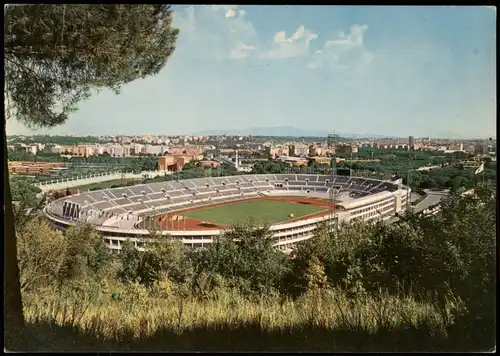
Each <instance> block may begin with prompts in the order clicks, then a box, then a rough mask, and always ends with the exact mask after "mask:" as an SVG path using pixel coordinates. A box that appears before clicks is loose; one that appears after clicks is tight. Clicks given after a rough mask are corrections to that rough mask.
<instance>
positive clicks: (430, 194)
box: [413, 189, 449, 212]
mask: <svg viewBox="0 0 500 356" xmlns="http://www.w3.org/2000/svg"><path fill="white" fill-rule="evenodd" d="M424 191H425V192H426V193H427V197H426V198H425V199H424V200H422V201H421V202H420V203H418V204H417V205H415V206H414V207H413V210H414V211H416V212H420V211H423V210H425V209H427V208H428V207H430V206H433V205H436V204H438V203H439V202H440V201H441V199H442V198H443V197H445V196H446V195H448V194H449V191H448V190H439V191H435V190H429V189H424Z"/></svg>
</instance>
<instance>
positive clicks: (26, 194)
mask: <svg viewBox="0 0 500 356" xmlns="http://www.w3.org/2000/svg"><path fill="white" fill-rule="evenodd" d="M10 184H11V185H10V189H11V194H12V200H13V202H15V204H14V206H13V214H14V221H15V224H16V229H17V230H19V229H20V228H22V226H24V224H25V223H26V222H28V221H29V220H30V219H32V218H33V217H34V216H36V214H37V213H38V211H39V210H40V209H41V208H42V207H43V201H42V199H38V198H37V194H39V193H40V192H41V189H40V188H38V187H36V186H34V185H33V184H31V183H29V182H28V181H26V180H25V179H13V180H11V182H10Z"/></svg>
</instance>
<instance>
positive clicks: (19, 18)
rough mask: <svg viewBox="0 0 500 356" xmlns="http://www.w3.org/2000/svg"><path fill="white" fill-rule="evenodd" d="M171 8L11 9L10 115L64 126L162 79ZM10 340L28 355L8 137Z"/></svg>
mask: <svg viewBox="0 0 500 356" xmlns="http://www.w3.org/2000/svg"><path fill="white" fill-rule="evenodd" d="M171 21H172V16H171V11H170V7H169V6H168V5H119V4H109V5H108V4H105V5H89V4H72V5H47V4H29V5H10V6H7V7H6V8H5V14H4V24H5V25H4V30H5V36H4V62H5V65H4V74H5V79H4V99H5V100H4V102H5V104H6V106H5V111H4V112H5V116H6V118H7V119H10V117H11V116H14V117H15V118H16V119H17V120H20V121H21V122H23V123H25V124H26V125H27V126H30V127H35V128H36V127H53V126H55V125H58V124H61V123H63V122H64V121H66V119H67V118H68V115H69V114H70V113H71V112H74V111H75V110H76V109H77V105H78V103H79V102H80V101H81V100H83V99H86V98H88V97H89V96H90V94H91V91H92V89H99V88H108V89H112V90H115V91H116V92H118V90H119V89H120V87H121V86H122V85H124V84H127V83H130V82H132V81H134V80H136V79H139V78H145V77H147V76H150V75H155V74H157V73H158V72H159V71H160V70H161V69H162V68H163V67H164V66H165V64H166V62H167V59H168V58H169V57H170V55H171V54H172V53H173V51H174V48H175V41H176V38H177V35H178V30H176V29H173V28H172V27H171ZM3 141H4V197H5V211H6V213H5V220H6V221H7V222H8V223H6V224H5V225H4V241H5V242H4V264H5V290H6V292H5V296H4V304H5V305H6V306H7V307H6V308H5V320H6V322H5V330H6V334H5V338H6V347H7V348H8V349H24V348H25V347H26V342H25V338H24V317H23V313H22V301H21V294H20V285H19V268H18V266H17V253H16V236H15V229H14V219H13V213H12V203H11V201H12V199H11V196H10V186H9V177H8V167H7V156H8V154H7V138H6V136H5V130H4V137H3Z"/></svg>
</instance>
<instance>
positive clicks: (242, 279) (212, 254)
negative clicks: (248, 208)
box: [195, 221, 288, 296]
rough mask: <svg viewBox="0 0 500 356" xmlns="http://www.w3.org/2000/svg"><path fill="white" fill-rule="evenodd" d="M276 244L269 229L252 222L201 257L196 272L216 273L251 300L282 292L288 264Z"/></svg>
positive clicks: (238, 227)
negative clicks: (261, 295)
mask: <svg viewBox="0 0 500 356" xmlns="http://www.w3.org/2000/svg"><path fill="white" fill-rule="evenodd" d="M274 242H275V239H274V237H273V236H272V234H270V232H269V230H268V229H267V228H262V227H258V226H256V225H255V224H254V223H253V222H251V221H250V222H248V223H245V224H238V225H236V226H234V227H233V229H232V230H229V231H227V232H225V233H224V234H222V235H221V236H219V237H217V239H216V240H215V241H214V243H213V244H212V245H211V246H210V247H208V248H207V249H206V250H205V251H204V252H203V253H200V254H199V256H198V259H197V261H196V262H195V264H196V267H197V268H196V271H195V272H196V273H197V274H199V273H201V272H202V271H206V272H212V273H216V274H218V275H220V276H222V277H223V278H224V279H226V281H227V283H228V286H229V287H235V288H239V289H240V290H241V291H242V292H243V294H245V295H248V296H250V295H259V294H267V293H271V292H272V291H275V290H279V289H280V288H281V281H282V277H283V276H284V274H285V273H286V271H287V269H288V262H287V259H286V256H285V255H284V254H283V253H282V252H280V251H278V250H276V249H275V248H274V247H273V244H274Z"/></svg>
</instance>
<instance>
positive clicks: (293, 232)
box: [44, 174, 410, 253]
mask: <svg viewBox="0 0 500 356" xmlns="http://www.w3.org/2000/svg"><path fill="white" fill-rule="evenodd" d="M330 189H334V190H335V214H334V215H332V213H331V212H325V214H324V215H322V216H315V217H311V218H309V219H308V218H305V219H301V220H298V221H294V222H284V223H279V224H274V225H271V226H270V230H271V231H272V233H273V235H274V236H275V238H276V242H275V246H276V247H277V248H279V249H281V250H284V251H289V250H290V249H292V248H293V246H294V244H296V243H297V242H300V241H303V240H307V239H309V238H311V237H312V236H313V232H314V230H315V228H316V227H317V226H318V224H321V223H327V224H337V225H338V224H339V223H341V222H345V221H349V220H353V219H362V220H365V221H370V220H376V219H382V220H388V219H391V218H392V217H393V216H395V215H397V214H398V213H400V212H401V211H403V210H405V208H406V206H407V204H408V198H409V196H410V194H409V193H410V190H409V188H408V187H406V186H403V185H402V184H401V181H399V182H389V181H381V180H375V179H368V178H361V177H349V176H332V175H308V174H262V175H238V176H230V177H210V178H198V179H189V180H179V181H168V182H157V183H149V184H141V185H135V186H131V187H120V188H113V189H104V190H99V191H93V192H87V193H82V194H78V195H72V196H68V197H64V198H61V199H58V200H56V201H54V202H52V203H50V204H49V205H47V206H46V207H45V209H44V212H45V214H46V216H47V217H48V218H49V219H50V220H51V221H52V223H53V225H54V227H56V228H58V229H66V228H67V227H69V226H71V225H74V224H78V223H90V224H92V225H93V226H94V227H95V228H96V230H98V231H99V232H100V233H101V236H102V238H103V239H104V240H105V242H106V244H107V246H108V247H109V248H110V249H111V250H112V251H113V252H116V253H118V252H119V250H120V249H121V244H122V243H123V242H124V241H125V240H126V239H131V241H133V243H134V244H135V246H136V247H137V248H138V249H139V250H142V249H143V248H144V246H145V244H147V243H148V241H150V239H151V238H150V230H148V229H144V228H141V227H139V226H144V220H145V219H147V218H148V217H151V216H157V215H162V214H172V213H175V211H178V210H184V209H186V208H194V207H203V206H210V205H213V204H220V203H226V202H235V201H238V200H244V199H249V198H258V197H265V196H302V197H315V198H323V199H329V197H331V194H329V193H330ZM141 222H142V224H141ZM222 232H223V230H221V229H204V228H201V227H200V229H194V230H193V229H191V230H189V231H186V230H185V229H184V230H183V229H182V228H179V227H178V228H177V229H176V228H174V227H173V226H172V228H170V229H169V228H167V229H162V230H160V231H159V233H162V234H168V235H170V236H172V237H173V238H177V239H180V240H182V242H183V243H184V244H186V245H189V246H191V247H194V248H198V247H206V246H208V245H210V244H211V243H212V242H213V240H214V238H215V237H216V236H218V235H219V234H221V233H222Z"/></svg>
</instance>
